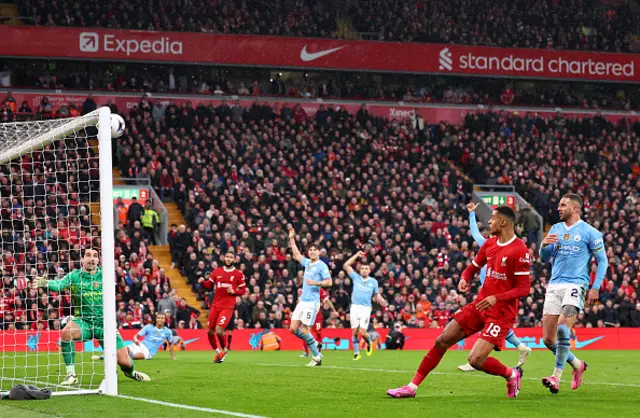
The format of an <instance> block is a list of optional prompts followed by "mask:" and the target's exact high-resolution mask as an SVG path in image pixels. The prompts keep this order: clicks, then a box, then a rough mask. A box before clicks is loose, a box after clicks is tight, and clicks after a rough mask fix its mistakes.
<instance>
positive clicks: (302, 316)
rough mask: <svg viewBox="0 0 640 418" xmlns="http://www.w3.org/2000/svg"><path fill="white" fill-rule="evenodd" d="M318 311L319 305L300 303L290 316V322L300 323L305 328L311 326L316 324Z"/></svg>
mask: <svg viewBox="0 0 640 418" xmlns="http://www.w3.org/2000/svg"><path fill="white" fill-rule="evenodd" d="M319 310H320V304H319V303H315V302H300V303H298V305H297V306H296V309H294V311H293V315H291V320H292V321H302V323H303V324H305V325H307V326H309V327H310V326H312V325H313V324H314V322H316V315H318V311H319Z"/></svg>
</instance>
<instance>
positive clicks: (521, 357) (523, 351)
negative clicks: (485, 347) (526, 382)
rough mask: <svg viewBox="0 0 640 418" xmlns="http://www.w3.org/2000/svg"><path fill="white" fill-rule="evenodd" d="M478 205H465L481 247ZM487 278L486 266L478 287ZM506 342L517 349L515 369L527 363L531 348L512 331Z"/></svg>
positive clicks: (469, 367)
mask: <svg viewBox="0 0 640 418" xmlns="http://www.w3.org/2000/svg"><path fill="white" fill-rule="evenodd" d="M478 205H479V204H478V203H473V202H469V203H468V204H467V210H468V211H469V228H471V236H473V240H474V241H475V242H476V244H478V247H482V245H483V244H484V242H485V241H486V240H487V239H486V238H485V237H483V236H482V234H481V233H480V229H478V222H477V221H476V209H477V208H478ZM486 277H487V266H484V267H482V269H481V270H480V285H482V284H483V283H484V279H485V278H486ZM506 339H507V341H508V342H509V343H510V344H512V345H513V346H514V347H516V348H517V349H518V364H517V365H516V367H522V365H523V364H524V362H525V361H527V357H528V356H529V354H531V348H529V347H528V346H526V345H525V344H522V342H521V341H520V339H518V337H517V336H516V333H515V332H513V330H512V329H510V330H509V333H508V334H507V338H506ZM458 370H460V371H461V372H475V371H477V370H476V369H474V368H473V366H472V365H470V364H469V363H467V364H463V365H461V366H458Z"/></svg>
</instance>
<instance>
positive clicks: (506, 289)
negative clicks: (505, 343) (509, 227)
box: [473, 236, 531, 321]
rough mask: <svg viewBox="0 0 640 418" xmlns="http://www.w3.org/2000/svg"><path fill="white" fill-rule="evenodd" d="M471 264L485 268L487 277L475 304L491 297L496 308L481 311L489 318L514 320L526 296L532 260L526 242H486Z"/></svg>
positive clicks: (512, 240) (493, 240)
mask: <svg viewBox="0 0 640 418" xmlns="http://www.w3.org/2000/svg"><path fill="white" fill-rule="evenodd" d="M473 264H474V265H475V266H476V267H477V268H481V267H482V266H484V265H486V266H487V277H486V279H485V281H484V284H483V285H482V289H481V290H480V294H479V295H478V299H477V301H476V302H475V303H477V302H479V301H481V300H483V299H485V298H486V297H487V296H491V295H494V296H495V297H496V299H497V300H498V301H497V302H496V304H495V305H493V306H492V307H491V308H489V309H487V310H486V311H484V314H485V316H486V317H488V318H495V319H501V320H504V321H515V319H516V315H517V312H518V299H519V298H521V297H524V296H526V295H528V294H529V288H530V284H529V277H530V274H531V272H530V267H531V257H530V256H529V249H528V248H527V246H526V245H525V243H524V242H523V241H522V240H521V239H520V238H518V237H516V236H514V237H513V238H512V239H511V240H509V241H508V242H505V243H499V242H498V237H492V238H490V239H488V240H487V241H486V242H485V243H484V245H483V246H482V247H481V248H480V251H478V254H477V255H476V258H474V260H473Z"/></svg>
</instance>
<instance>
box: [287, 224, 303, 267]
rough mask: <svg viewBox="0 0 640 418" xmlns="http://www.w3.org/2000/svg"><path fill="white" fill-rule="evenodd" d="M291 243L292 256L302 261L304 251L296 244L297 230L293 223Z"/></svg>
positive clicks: (290, 233) (290, 228)
mask: <svg viewBox="0 0 640 418" xmlns="http://www.w3.org/2000/svg"><path fill="white" fill-rule="evenodd" d="M289 245H290V246H291V253H292V254H291V256H292V257H293V259H294V260H296V261H297V262H300V260H302V253H301V252H300V250H299V249H298V246H297V245H296V231H295V230H294V229H293V227H292V226H291V225H289Z"/></svg>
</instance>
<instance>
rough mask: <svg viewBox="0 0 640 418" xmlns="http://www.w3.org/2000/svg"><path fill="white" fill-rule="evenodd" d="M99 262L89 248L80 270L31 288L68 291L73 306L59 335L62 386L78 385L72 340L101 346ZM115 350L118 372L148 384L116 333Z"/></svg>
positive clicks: (41, 280) (37, 282)
mask: <svg viewBox="0 0 640 418" xmlns="http://www.w3.org/2000/svg"><path fill="white" fill-rule="evenodd" d="M99 262H100V259H99V257H98V251H97V250H95V249H92V248H88V249H86V250H85V251H84V255H83V257H82V268H81V269H79V270H74V271H72V272H70V273H69V274H67V275H66V276H65V277H64V278H62V279H60V280H47V279H46V278H45V277H36V278H35V280H34V286H36V287H43V288H45V289H47V288H48V290H50V291H52V292H60V291H62V290H65V289H69V291H70V292H71V300H72V302H73V306H74V318H73V319H72V320H70V321H69V322H68V323H67V325H66V326H65V327H64V329H63V330H62V333H61V342H60V349H61V351H62V358H63V359H64V364H65V365H66V366H67V376H66V377H65V379H64V380H63V381H62V383H61V385H63V386H71V385H75V384H77V383H78V377H77V375H76V369H75V356H76V350H75V343H74V341H87V340H91V339H94V338H95V339H96V340H98V342H99V343H100V345H102V346H104V328H103V301H102V269H101V268H100V267H98V264H99ZM116 350H117V353H116V354H117V359H118V365H119V366H120V369H122V371H123V372H124V375H125V376H127V377H128V378H130V379H133V380H137V381H145V382H146V381H149V380H151V379H150V378H149V376H147V375H146V374H144V373H141V372H138V371H136V370H135V369H134V365H133V359H132V358H131V357H130V356H129V352H128V351H127V348H126V347H125V344H124V340H123V339H122V337H121V336H120V333H119V332H118V331H116Z"/></svg>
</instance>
